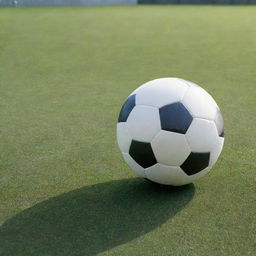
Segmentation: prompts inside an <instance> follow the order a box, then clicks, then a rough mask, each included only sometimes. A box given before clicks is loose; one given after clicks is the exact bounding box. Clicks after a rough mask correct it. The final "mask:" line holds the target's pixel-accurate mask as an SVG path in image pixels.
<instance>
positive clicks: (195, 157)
mask: <svg viewBox="0 0 256 256" xmlns="http://www.w3.org/2000/svg"><path fill="white" fill-rule="evenodd" d="M209 160H210V152H207V153H193V152H191V153H190V155H189V156H188V158H187V159H186V161H185V162H184V163H183V164H182V165H181V169H182V170H183V171H184V172H185V173H186V174H187V175H193V174H196V173H198V172H200V171H202V170H203V169H204V168H206V167H207V166H208V165H209Z"/></svg>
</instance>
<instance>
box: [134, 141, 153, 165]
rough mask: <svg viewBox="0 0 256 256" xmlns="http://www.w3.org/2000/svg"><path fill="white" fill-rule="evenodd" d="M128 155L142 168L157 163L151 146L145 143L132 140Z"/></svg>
mask: <svg viewBox="0 0 256 256" xmlns="http://www.w3.org/2000/svg"><path fill="white" fill-rule="evenodd" d="M129 154H130V156H131V157H132V158H133V160H134V161H135V162H136V163H137V164H139V165H140V166H142V167H143V168H148V167H150V166H152V165H154V164H156V163H157V161H156V158H155V155H154V153H153V150H152V148H151V144H150V143H147V142H140V141H136V140H132V143H131V146H130V150H129Z"/></svg>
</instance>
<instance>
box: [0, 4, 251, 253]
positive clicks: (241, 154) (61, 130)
mask: <svg viewBox="0 0 256 256" xmlns="http://www.w3.org/2000/svg"><path fill="white" fill-rule="evenodd" d="M255 13H256V8H255V7H246V6H243V7H229V6H226V7H220V6H215V7H213V6H204V7H203V6H155V7H153V6H140V7H138V6H136V7H97V8H63V7H62V8H1V9H0V24H1V25H0V88H1V89H0V90H1V92H0V120H1V121H0V129H1V134H0V136H1V139H0V153H1V160H0V161H1V171H0V177H1V178H0V190H1V193H0V202H1V203H0V225H1V227H0V255H1V256H9V255H11V256H65V255H67V256H74V255H76V256H80V255H83V256H90V255H96V254H100V255H135V256H137V255H138V256H139V255H141V256H142V255H150V256H151V255H173V256H179V255H181V256H186V255H187V256H200V255H216V256H217V255H218V256H219V255H222V256H225V255H227V256H230V255H232V256H235V255H241V256H253V255H255V254H256V248H255V230H256V225H255V216H254V214H255V213H256V207H255V199H256V198H255V169H256V164H255V155H256V154H255V140H256V136H255V126H256V119H255V116H256V115H255V113H256V103H255V101H256V94H255V92H256V79H255V77H256V72H255V65H256V29H255V27H256V16H255ZM172 76H174V77H181V78H185V79H188V80H191V81H194V82H196V83H198V84H200V85H202V86H203V87H204V88H205V89H206V90H207V91H208V92H209V93H211V94H212V95H213V97H214V98H215V99H216V101H217V103H218V104H219V106H220V108H221V110H222V113H223V116H224V120H225V130H226V136H225V145H224V150H223V153H222V155H221V156H220V159H219V160H218V162H217V164H216V165H215V166H214V168H213V170H212V171H211V172H210V173H209V174H208V175H207V176H205V177H204V178H202V179H201V180H199V181H197V182H195V184H194V185H190V186H187V187H185V188H180V189H172V188H162V187H158V186H154V185H152V184H150V183H149V182H147V181H145V180H143V179H140V178H136V175H135V174H134V173H133V172H132V171H131V170H130V169H129V167H128V166H127V165H126V164H125V162H124V161H123V159H122V157H121V154H120V153H119V150H118V147H117V145H116V141H115V126H116V121H117V116H118V112H119V110H120V107H121V105H122V103H123V101H124V100H125V98H126V97H127V96H128V94H129V93H130V92H131V91H132V90H133V89H135V88H136V87H137V86H139V85H141V84H142V83H144V82H146V81H148V80H151V79H154V78H159V77H172Z"/></svg>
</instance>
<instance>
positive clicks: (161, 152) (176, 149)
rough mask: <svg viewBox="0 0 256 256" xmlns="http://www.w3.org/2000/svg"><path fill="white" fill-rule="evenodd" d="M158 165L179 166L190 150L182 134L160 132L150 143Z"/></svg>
mask: <svg viewBox="0 0 256 256" xmlns="http://www.w3.org/2000/svg"><path fill="white" fill-rule="evenodd" d="M151 146H152V149H153V152H154V154H155V157H156V159H157V161H158V163H161V164H165V165H170V166H180V165H181V164H182V163H183V162H184V161H185V160H186V158H187V157H188V156H189V154H190V152H191V150H190V148H189V145H188V143H187V140H186V137H185V135H183V134H180V133H175V132H169V131H163V130H162V131H160V132H159V133H158V134H157V135H156V136H155V138H154V139H153V140H152V142H151Z"/></svg>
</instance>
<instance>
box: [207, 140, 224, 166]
mask: <svg viewBox="0 0 256 256" xmlns="http://www.w3.org/2000/svg"><path fill="white" fill-rule="evenodd" d="M223 145H224V138H222V137H219V138H218V144H217V145H216V146H215V147H214V148H213V149H212V150H211V154H210V163H209V166H210V167H212V166H213V165H214V164H215V163H216V161H217V159H218V157H219V156H220V153H221V151H222V148H223Z"/></svg>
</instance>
